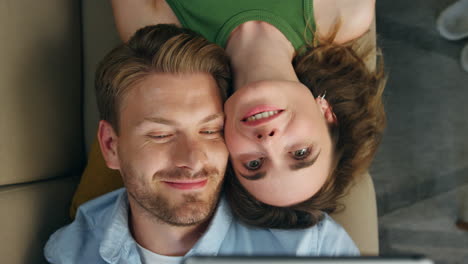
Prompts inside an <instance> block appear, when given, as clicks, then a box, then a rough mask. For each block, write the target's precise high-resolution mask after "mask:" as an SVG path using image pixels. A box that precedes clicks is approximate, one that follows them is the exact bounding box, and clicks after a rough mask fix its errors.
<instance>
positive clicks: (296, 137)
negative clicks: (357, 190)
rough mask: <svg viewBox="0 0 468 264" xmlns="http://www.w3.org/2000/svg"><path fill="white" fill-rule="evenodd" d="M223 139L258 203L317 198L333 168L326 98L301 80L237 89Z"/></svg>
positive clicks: (229, 102)
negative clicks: (319, 96)
mask: <svg viewBox="0 0 468 264" xmlns="http://www.w3.org/2000/svg"><path fill="white" fill-rule="evenodd" d="M224 108H225V109H224V110H225V114H226V123H225V139H226V144H227V147H228V149H229V153H230V157H231V162H232V165H233V168H234V171H235V175H236V177H237V178H238V179H239V181H240V183H241V184H242V185H243V186H244V187H245V188H246V189H247V191H249V193H251V194H252V195H253V196H254V197H255V198H256V199H258V200H260V201H262V202H264V203H266V204H270V205H274V206H289V205H293V204H296V203H299V202H302V201H304V200H307V199H308V198H310V197H311V196H313V195H314V194H315V193H316V192H317V191H318V190H319V189H320V188H321V187H322V186H323V184H324V183H325V181H326V179H327V177H328V175H329V173H330V168H331V164H332V142H331V138H330V134H329V131H328V125H329V124H330V123H333V122H336V119H335V117H334V115H333V113H332V112H331V108H329V107H328V104H327V103H326V100H323V99H320V98H318V97H317V99H314V96H313V95H312V93H311V92H310V90H309V89H308V88H307V87H306V86H304V85H303V84H301V83H300V82H293V81H261V82H255V83H250V84H248V85H246V86H243V87H241V88H240V89H239V90H237V91H236V92H235V93H234V94H233V95H232V96H231V97H230V98H229V99H228V100H227V102H226V104H225V106H224Z"/></svg>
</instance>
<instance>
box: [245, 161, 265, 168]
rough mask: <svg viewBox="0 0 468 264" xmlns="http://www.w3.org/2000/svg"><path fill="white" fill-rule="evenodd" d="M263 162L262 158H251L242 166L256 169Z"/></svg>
mask: <svg viewBox="0 0 468 264" xmlns="http://www.w3.org/2000/svg"><path fill="white" fill-rule="evenodd" d="M262 164H263V159H256V160H251V161H248V162H247V163H246V164H245V165H244V166H245V168H247V169H248V170H258V169H260V167H262Z"/></svg>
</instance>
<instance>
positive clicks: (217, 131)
mask: <svg viewBox="0 0 468 264" xmlns="http://www.w3.org/2000/svg"><path fill="white" fill-rule="evenodd" d="M200 133H201V134H205V135H216V134H222V133H223V130H222V129H207V130H203V131H201V132H200Z"/></svg>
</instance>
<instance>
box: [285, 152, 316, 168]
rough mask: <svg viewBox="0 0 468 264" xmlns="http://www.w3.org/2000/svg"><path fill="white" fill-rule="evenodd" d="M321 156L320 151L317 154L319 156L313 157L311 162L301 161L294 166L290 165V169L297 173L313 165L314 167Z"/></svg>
mask: <svg viewBox="0 0 468 264" xmlns="http://www.w3.org/2000/svg"><path fill="white" fill-rule="evenodd" d="M319 156H320V151H318V152H317V154H316V155H315V156H314V157H312V159H310V160H305V161H304V160H301V161H299V162H295V163H294V164H292V165H289V168H290V169H291V170H292V171H296V170H300V169H304V168H308V167H310V166H312V165H314V163H315V161H317V159H318V157H319Z"/></svg>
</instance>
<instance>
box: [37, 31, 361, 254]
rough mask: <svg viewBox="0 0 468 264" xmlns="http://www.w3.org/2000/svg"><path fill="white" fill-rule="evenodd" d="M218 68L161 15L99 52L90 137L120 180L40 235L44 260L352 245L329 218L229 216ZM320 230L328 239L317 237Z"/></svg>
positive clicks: (209, 47) (221, 64)
mask: <svg viewBox="0 0 468 264" xmlns="http://www.w3.org/2000/svg"><path fill="white" fill-rule="evenodd" d="M228 78H229V68H228V60H227V58H226V56H225V55H224V52H223V50H222V49H221V48H219V47H218V46H216V45H214V44H210V43H209V42H208V41H206V40H205V39H203V38H201V37H199V36H198V35H196V34H194V33H193V32H191V31H190V30H186V29H181V28H178V27H176V26H170V25H157V26H149V27H145V28H143V29H140V30H139V31H137V33H135V35H134V36H133V37H132V38H131V39H130V41H129V42H128V43H127V44H122V45H120V46H119V47H117V48H116V49H114V50H113V51H112V52H111V53H109V54H108V55H107V56H106V57H105V58H104V60H103V61H102V63H101V64H100V66H99V68H98V71H97V75H96V94H97V101H98V108H99V112H100V115H101V121H100V123H99V129H98V139H99V143H100V147H101V151H102V153H103V156H104V158H105V160H106V163H107V166H109V167H110V168H113V169H117V170H119V171H120V173H121V175H122V179H123V182H124V185H125V188H124V189H120V190H117V191H114V192H112V193H109V194H106V195H103V196H101V197H99V198H97V199H95V200H92V201H90V202H88V203H86V204H84V205H83V206H81V207H80V208H79V210H78V214H77V216H76V219H75V221H74V222H73V223H72V224H70V225H68V226H66V227H64V228H62V229H60V230H59V231H57V232H56V233H54V234H53V235H52V236H51V238H50V240H49V241H48V243H47V245H46V248H45V256H46V258H47V260H48V261H49V262H51V263H142V262H143V263H179V262H180V261H181V259H182V258H183V257H187V256H192V255H232V254H234V255H253V254H261V255H274V254H279V255H317V254H326V255H331V254H336V253H339V254H346V255H349V254H356V253H357V249H356V248H355V247H354V245H353V243H352V241H351V240H350V238H349V237H348V236H347V234H346V233H345V232H344V230H342V229H341V227H339V226H338V225H337V224H335V223H334V222H332V221H330V220H329V219H328V220H325V221H322V223H321V224H319V225H317V226H316V227H314V228H310V229H305V230H297V231H283V230H281V231H280V230H270V229H255V228H253V227H250V226H246V225H243V224H241V223H239V222H237V221H236V220H235V219H233V218H232V215H231V214H230V211H229V208H228V206H227V203H226V202H225V201H224V199H222V198H221V199H219V194H220V190H221V186H222V182H223V176H224V172H225V169H226V164H227V158H228V152H227V150H226V147H225V144H224V141H223V135H222V129H223V122H224V118H223V113H222V109H223V108H222V106H223V105H222V103H223V99H224V98H225V94H226V93H225V91H226V89H227V85H228V83H229V80H228ZM329 230H334V231H333V232H334V236H333V239H327V237H326V236H325V237H321V236H324V235H325V234H326V233H327V231H329ZM336 230H339V232H338V235H336V234H337V231H336ZM318 241H320V243H318ZM349 245H351V246H349ZM338 251H339V252H338Z"/></svg>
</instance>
